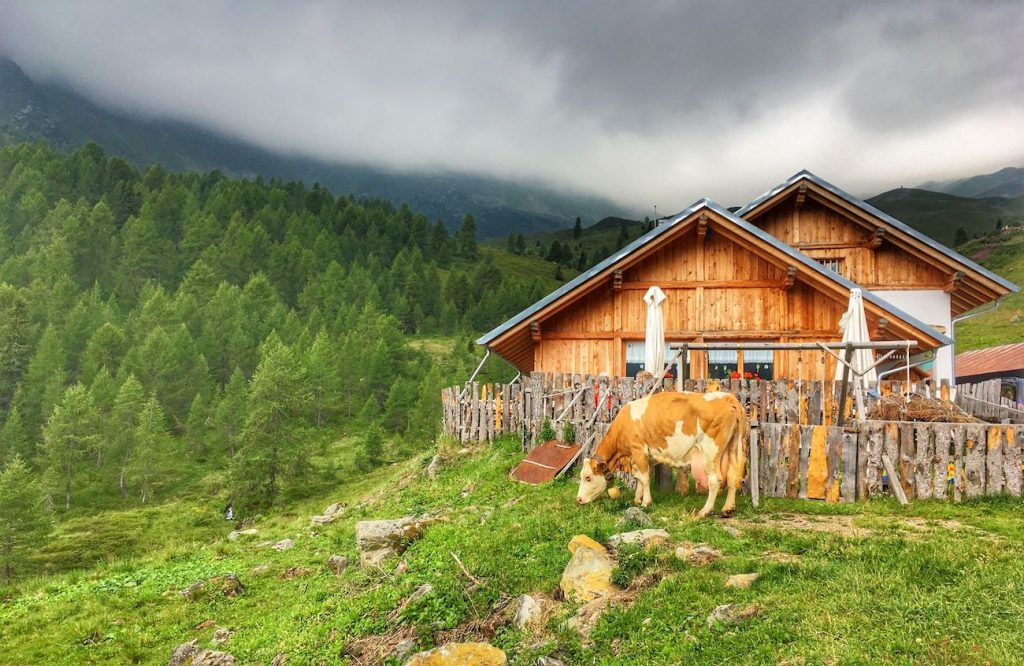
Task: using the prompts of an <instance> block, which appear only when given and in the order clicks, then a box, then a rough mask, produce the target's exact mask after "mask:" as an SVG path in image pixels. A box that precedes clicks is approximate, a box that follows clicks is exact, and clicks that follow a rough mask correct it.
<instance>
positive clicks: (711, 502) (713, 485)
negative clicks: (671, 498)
mask: <svg viewBox="0 0 1024 666" xmlns="http://www.w3.org/2000/svg"><path fill="white" fill-rule="evenodd" d="M715 458H717V456H716V455H705V456H704V472H705V473H706V474H707V479H708V499H707V501H706V502H704V508H702V509H701V510H700V513H698V514H697V517H698V518H705V517H707V516H708V514H710V513H711V512H712V511H714V510H715V500H717V499H718V489H719V488H720V487H721V485H722V481H721V478H720V477H719V474H718V468H717V467H715Z"/></svg>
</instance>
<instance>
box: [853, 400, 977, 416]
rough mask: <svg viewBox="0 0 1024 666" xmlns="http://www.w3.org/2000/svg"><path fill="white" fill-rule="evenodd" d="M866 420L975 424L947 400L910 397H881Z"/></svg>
mask: <svg viewBox="0 0 1024 666" xmlns="http://www.w3.org/2000/svg"><path fill="white" fill-rule="evenodd" d="M868 418H870V419H874V420H878V421H923V422H927V423H977V422H978V421H977V419H975V418H974V417H972V416H971V415H970V414H967V413H966V412H964V411H963V410H962V409H960V408H959V407H958V406H957V405H956V404H955V403H952V402H950V401H949V400H939V399H938V398H926V397H924V396H923V395H916V394H915V395H911V396H910V398H909V399H904V397H903V396H898V395H883V396H881V397H880V398H879V399H878V402H877V403H875V407H874V409H872V410H871V413H870V414H868Z"/></svg>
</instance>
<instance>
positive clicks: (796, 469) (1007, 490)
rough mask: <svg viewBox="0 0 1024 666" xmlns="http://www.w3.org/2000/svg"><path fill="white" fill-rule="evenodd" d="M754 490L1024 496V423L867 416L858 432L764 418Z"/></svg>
mask: <svg viewBox="0 0 1024 666" xmlns="http://www.w3.org/2000/svg"><path fill="white" fill-rule="evenodd" d="M751 439H752V442H751V447H750V452H751V456H750V458H751V459H750V473H749V477H748V481H747V484H748V490H752V488H750V486H753V485H756V486H757V491H758V496H759V497H794V498H796V497H799V498H807V499H824V500H830V501H841V502H853V501H856V500H863V499H868V498H873V497H879V496H884V495H887V494H890V493H893V492H894V491H895V488H894V487H893V485H894V479H892V478H889V475H888V474H887V473H886V469H885V466H884V465H883V457H884V458H887V459H888V460H889V461H891V462H892V467H893V471H894V472H895V473H896V476H897V477H898V482H899V484H900V488H901V489H902V490H903V492H904V493H905V495H906V497H907V499H908V500H913V499H951V500H953V501H957V502H959V501H961V500H962V499H964V498H971V497H981V496H985V495H1000V494H1008V495H1012V496H1014V497H1020V496H1021V477H1022V472H1021V460H1022V449H1024V426H1020V425H986V424H949V423H909V422H893V421H862V422H858V423H857V424H856V428H855V429H844V428H837V427H829V426H800V425H795V424H794V425H787V424H779V423H764V424H761V426H760V427H759V428H756V429H754V430H753V431H752V433H751Z"/></svg>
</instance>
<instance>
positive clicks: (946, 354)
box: [873, 289, 954, 382]
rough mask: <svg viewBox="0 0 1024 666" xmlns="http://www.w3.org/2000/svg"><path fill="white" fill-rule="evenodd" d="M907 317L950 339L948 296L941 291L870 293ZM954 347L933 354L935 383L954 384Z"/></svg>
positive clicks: (931, 369)
mask: <svg viewBox="0 0 1024 666" xmlns="http://www.w3.org/2000/svg"><path fill="white" fill-rule="evenodd" d="M873 293H874V294H875V295H877V296H878V297H880V298H883V299H885V300H887V301H889V302H890V303H892V304H893V305H895V306H896V307H897V308H899V309H900V310H903V311H904V312H906V313H907V314H909V315H911V316H913V317H916V318H917V319H920V320H921V321H922V322H924V323H925V324H928V325H929V326H934V327H935V328H936V329H937V330H938V331H939V332H940V333H945V334H946V335H947V336H950V337H952V331H953V315H952V313H951V312H950V309H951V305H950V302H949V294H947V293H946V292H944V291H942V290H941V289H919V290H910V291H876V292H873ZM953 353H954V352H953V347H952V345H950V346H947V347H941V348H940V349H938V350H937V351H936V354H935V362H934V365H933V366H932V367H931V368H927V366H925V367H926V368H927V369H928V370H929V371H930V372H931V373H932V378H934V379H935V380H937V381H938V380H941V379H948V380H950V382H952V381H953Z"/></svg>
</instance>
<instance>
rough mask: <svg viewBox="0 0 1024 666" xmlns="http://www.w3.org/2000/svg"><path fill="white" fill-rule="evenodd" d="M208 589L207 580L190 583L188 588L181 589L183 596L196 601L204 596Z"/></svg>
mask: <svg viewBox="0 0 1024 666" xmlns="http://www.w3.org/2000/svg"><path fill="white" fill-rule="evenodd" d="M205 591H206V581H204V580H197V581H196V582H194V583H192V584H191V585H189V586H188V587H187V588H185V589H184V590H182V591H181V596H183V597H185V599H187V600H188V601H194V600H196V599H198V598H199V597H201V596H203V593H204V592H205Z"/></svg>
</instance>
